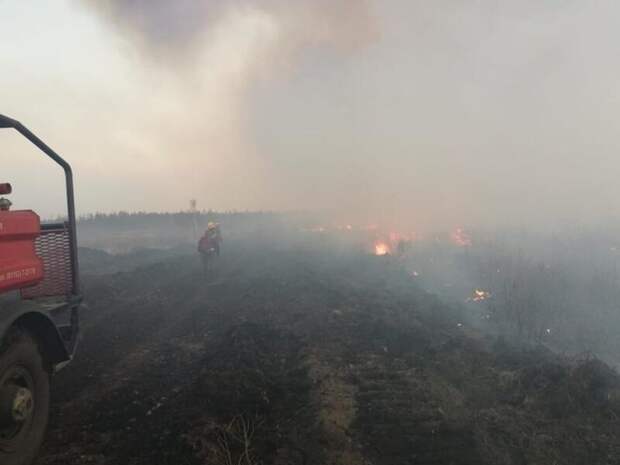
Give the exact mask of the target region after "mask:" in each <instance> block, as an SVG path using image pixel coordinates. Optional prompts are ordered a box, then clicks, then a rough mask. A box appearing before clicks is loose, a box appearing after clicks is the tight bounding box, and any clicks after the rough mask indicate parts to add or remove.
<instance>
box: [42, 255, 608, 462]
mask: <svg viewBox="0 0 620 465" xmlns="http://www.w3.org/2000/svg"><path fill="white" fill-rule="evenodd" d="M123 263H125V262H123ZM94 265H96V264H94ZM108 265H109V263H108ZM95 269H96V266H93V264H92V263H91V264H89V266H88V267H87V274H85V276H84V283H85V292H86V294H87V296H88V304H89V308H88V310H85V311H84V314H83V341H82V343H81V346H80V348H79V354H78V357H77V358H76V360H75V361H74V363H73V364H71V365H70V367H68V368H67V369H66V370H64V371H63V372H61V373H60V374H58V376H57V377H56V379H55V380H54V387H53V389H54V392H53V394H54V400H55V402H54V408H53V412H52V418H51V425H50V433H49V436H48V441H47V443H46V445H45V447H44V450H43V451H42V453H41V457H40V460H39V461H38V462H37V464H38V465H72V464H88V463H93V464H102V465H103V464H105V465H108V464H110V465H111V464H115V465H137V464H144V465H146V464H149V465H158V464H168V465H186V464H187V465H189V464H214V465H219V464H229V463H230V464H232V463H234V464H244V465H249V464H259V463H263V464H278V465H285V464H291V465H294V464H300V465H301V464H316V465H320V464H348V465H353V464H376V465H398V464H446V465H448V464H454V465H457V464H471V465H478V464H485V463H487V464H526V463H540V464H543V463H544V464H547V463H562V464H583V463H590V464H597V463H601V464H602V463H607V464H616V463H620V439H618V438H617V434H616V433H617V432H618V431H620V429H619V427H620V422H618V415H620V408H618V405H619V404H618V392H620V390H619V386H620V384H619V383H618V378H617V376H616V374H615V373H613V372H611V371H609V370H608V369H607V368H606V367H605V366H604V365H602V364H599V363H598V362H596V361H591V360H586V361H580V362H575V363H572V364H571V363H568V362H567V361H564V360H560V359H558V358H557V357H555V356H553V355H552V354H550V353H548V352H546V351H544V350H542V349H537V350H531V351H523V350H515V349H512V348H509V347H507V346H506V345H505V344H503V343H502V342H501V341H499V342H498V341H494V340H492V339H491V338H484V337H481V336H477V335H476V334H475V333H474V332H473V331H472V332H469V331H468V330H467V327H465V328H460V327H457V323H458V322H460V321H462V319H461V316H460V315H459V314H458V312H457V311H451V310H449V309H446V308H445V307H444V306H443V305H442V304H441V303H440V302H439V301H437V300H436V299H435V298H433V297H432V296H429V295H427V294H425V293H424V292H422V291H420V290H418V289H416V288H415V287H414V285H413V283H412V282H411V281H410V279H409V278H408V277H407V275H406V274H405V273H401V272H400V271H399V269H398V265H397V264H396V263H394V262H392V261H391V260H389V259H376V258H374V257H365V256H361V255H359V256H356V255H347V256H345V257H342V258H339V259H334V258H333V257H332V256H330V255H329V254H319V253H314V252H310V251H303V252H302V251H299V250H277V249H275V248H270V247H266V248H262V249H260V250H258V251H256V250H249V249H247V248H244V247H243V246H241V245H236V246H234V247H233V246H229V248H228V250H226V253H225V255H224V256H223V257H222V258H221V260H220V262H219V263H218V264H217V267H216V268H215V269H214V271H213V274H212V275H211V276H210V277H209V278H208V279H207V280H203V279H200V278H199V276H200V273H199V267H198V263H197V260H196V257H193V256H192V255H186V256H178V257H169V258H161V261H160V262H159V263H156V264H151V265H143V266H141V267H139V268H137V269H136V270H134V271H126V272H112V271H110V272H109V273H106V274H103V275H95V274H93V273H92V271H93V270H95Z"/></svg>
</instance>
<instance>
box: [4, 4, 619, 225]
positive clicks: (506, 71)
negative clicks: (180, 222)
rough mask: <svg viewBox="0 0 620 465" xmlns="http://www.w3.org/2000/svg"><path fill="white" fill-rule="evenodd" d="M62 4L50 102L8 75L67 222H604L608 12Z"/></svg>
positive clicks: (614, 72) (610, 56)
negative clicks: (183, 215) (47, 148)
mask: <svg viewBox="0 0 620 465" xmlns="http://www.w3.org/2000/svg"><path fill="white" fill-rule="evenodd" d="M9 3H11V2H9ZM15 5H18V2H15ZM67 5H69V7H68V8H67V9H66V11H63V13H62V18H66V21H67V27H66V28H63V29H62V30H61V28H60V27H58V28H57V29H50V30H46V35H45V40H43V39H41V42H40V43H39V42H37V43H36V45H37V46H38V48H37V50H38V52H37V53H40V54H42V53H46V55H49V56H50V57H51V56H53V55H54V53H55V50H57V49H58V46H57V45H56V44H55V40H56V37H57V36H60V35H62V34H70V32H67V31H70V30H71V29H70V28H69V27H68V25H71V24H74V23H75V19H76V18H78V19H80V21H82V22H83V24H84V25H83V28H82V29H83V30H82V35H81V37H86V36H88V45H86V44H85V45H84V46H83V47H82V48H81V49H78V48H77V45H76V46H75V47H76V48H75V50H74V51H73V52H72V53H71V54H70V55H65V56H64V57H63V56H61V57H60V58H59V59H58V60H51V59H50V60H49V62H50V64H51V67H50V69H51V70H52V72H53V71H54V69H55V67H57V68H58V71H57V72H56V73H52V74H53V82H54V85H53V86H52V85H51V84H46V83H42V82H41V79H39V78H38V77H36V76H35V73H34V72H31V73H28V72H26V71H24V76H25V77H24V79H25V81H24V79H22V82H27V83H28V85H29V89H35V91H34V92H33V91H32V90H31V91H30V92H29V93H26V92H22V94H25V95H21V96H22V97H24V98H25V100H26V101H28V99H34V98H35V96H36V98H37V100H36V101H37V106H36V108H37V111H36V113H35V111H34V109H33V110H32V111H30V110H28V111H26V112H25V114H26V116H28V115H30V114H33V115H34V117H33V119H34V121H35V122H36V123H37V125H38V126H37V127H39V128H41V129H43V130H44V131H47V133H48V134H51V138H52V141H54V142H56V143H57V144H58V145H59V146H60V147H61V148H63V149H65V150H66V151H68V152H69V153H71V154H74V157H75V158H76V160H77V161H76V164H77V166H76V168H77V170H76V171H77V179H78V193H79V194H80V193H81V196H80V197H79V199H78V202H79V207H80V209H81V211H83V212H89V211H96V210H105V211H110V210H115V209H119V206H122V207H123V208H124V209H127V210H175V209H181V208H186V205H188V204H189V199H191V198H195V199H197V200H198V206H199V207H200V208H214V209H239V210H243V209H275V210H292V209H309V210H320V211H328V212H331V213H332V214H333V215H334V216H335V217H337V218H340V219H342V221H364V222H387V223H395V224H400V225H406V226H407V227H412V228H420V229H425V228H434V227H441V228H443V227H454V226H477V225H482V226H490V227H493V226H496V225H504V224H517V225H520V226H540V225H549V224H556V223H557V222H562V221H583V222H602V221H610V220H617V219H618V214H619V213H620V212H619V209H618V206H617V204H618V202H617V200H616V199H618V198H619V194H620V187H619V185H618V183H617V177H618V173H620V158H619V157H618V156H617V153H618V145H619V144H618V142H617V133H618V129H619V128H618V127H617V126H618V124H619V123H618V118H617V114H618V110H619V109H620V108H619V103H620V93H619V87H618V82H620V79H618V78H619V77H620V76H619V75H620V62H619V60H620V58H619V57H620V54H618V46H619V45H618V44H620V40H619V39H620V33H619V32H618V31H620V28H618V22H619V21H620V20H618V18H620V15H619V13H620V6H618V5H617V4H616V2H613V1H611V0H602V1H600V2H580V1H574V0H565V1H551V0H547V1H545V0H543V1H533V0H525V1H520V2H514V1H507V0H505V1H486V0H477V1H474V0H441V1H433V2H427V1H416V0H413V1H405V0H392V1H386V2H379V1H372V0H368V1H354V0H336V1H327V0H316V1H313V0H305V1H296V2H289V1H284V0H264V1H261V0H257V1H249V0H219V1H189V0H180V1H175V2H168V1H164V0H151V1H147V0H135V1H122V0H106V1H95V0H71V1H70V2H68V3H67ZM16 8H17V7H16ZM58 15H59V17H60V13H58ZM24 16H25V15H24ZM74 16H75V17H74ZM29 18H30V20H31V21H32V16H30V17H29ZM42 21H43V19H42ZM42 24H44V23H43V22H42ZM45 24H46V23H45ZM46 27H51V26H46ZM70 39H73V40H70ZM77 39H78V37H67V38H66V43H71V44H73V43H76V41H77V43H78V44H79V40H77ZM29 40H33V41H35V40H37V39H36V38H32V39H29ZM82 40H84V41H85V40H86V39H82ZM58 41H59V43H60V39H58ZM46 44H48V45H46ZM46 46H47V47H48V50H47V51H46V52H45V50H46V48H45V47H46ZM3 50H5V49H2V48H0V57H2V55H1V52H2V51H3ZM24 60H25V58H24ZM18 61H19V57H16V58H15V62H18ZM11 66H14V63H12V62H11ZM21 66H22V67H23V68H24V69H27V64H23V65H21ZM72 68H75V70H77V73H76V72H67V71H68V70H72ZM61 71H62V72H61ZM75 76H79V79H78V78H76V77H75ZM3 79H5V80H6V79H8V78H6V77H5V78H3ZM70 79H71V80H70ZM69 80H70V81H69ZM48 82H49V80H48ZM5 88H6V87H5ZM67 95H69V96H70V98H69V99H67ZM46 96H47V97H46ZM61 98H62V100H61ZM57 100H59V101H62V102H66V101H67V100H69V102H70V105H65V104H63V105H61V106H62V111H63V114H64V116H65V118H66V121H67V123H66V126H65V125H64V124H61V123H60V122H59V121H58V119H57V118H52V117H51V116H50V115H51V114H52V104H51V103H49V104H47V102H48V101H50V102H52V101H53V102H54V103H56V102H57ZM7 102H9V108H12V109H17V110H21V108H23V106H22V105H19V102H18V101H17V100H16V97H12V96H8V97H7ZM57 108H58V105H54V109H57ZM55 114H56V113H55ZM85 114H88V115H89V117H88V118H85V117H84V115H85ZM69 122H71V125H69ZM67 126H71V128H72V129H73V132H72V136H71V139H70V141H67V136H66V133H65V131H66V129H67ZM76 134H77V135H76ZM63 136H64V137H63ZM102 188H105V191H106V195H105V201H104V200H102V196H101V194H100V193H101V191H102Z"/></svg>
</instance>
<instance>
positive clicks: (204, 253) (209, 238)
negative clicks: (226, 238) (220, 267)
mask: <svg viewBox="0 0 620 465" xmlns="http://www.w3.org/2000/svg"><path fill="white" fill-rule="evenodd" d="M221 243H222V233H221V232H220V226H219V224H217V223H213V222H209V224H208V225H207V230H206V231H205V233H204V234H203V236H202V237H201V238H200V240H199V241H198V252H200V258H201V261H202V268H203V270H204V273H205V275H206V274H207V269H208V264H209V257H210V256H211V255H213V254H215V255H217V256H218V257H219V255H220V246H221Z"/></svg>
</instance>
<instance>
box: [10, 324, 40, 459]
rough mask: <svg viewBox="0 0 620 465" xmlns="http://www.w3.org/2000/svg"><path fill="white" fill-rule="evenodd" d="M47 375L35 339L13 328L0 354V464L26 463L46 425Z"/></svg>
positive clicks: (36, 448)
mask: <svg viewBox="0 0 620 465" xmlns="http://www.w3.org/2000/svg"><path fill="white" fill-rule="evenodd" d="M49 400H50V374H49V370H47V369H46V364H45V360H44V358H43V357H42V355H41V353H40V351H39V347H38V344H37V342H36V340H35V339H34V338H33V337H32V336H31V335H30V334H29V333H27V332H26V331H23V330H19V329H13V330H11V332H10V333H9V335H8V336H7V338H6V340H5V341H4V344H3V347H2V351H1V353H0V464H2V465H29V464H30V463H31V462H32V461H33V460H34V458H35V456H36V454H37V452H38V450H39V447H40V446H41V443H42V442H43V438H44V436H45V430H46V428H47V420H48V415H49Z"/></svg>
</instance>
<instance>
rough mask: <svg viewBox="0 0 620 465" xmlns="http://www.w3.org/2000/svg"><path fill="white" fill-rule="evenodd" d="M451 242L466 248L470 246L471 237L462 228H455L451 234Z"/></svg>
mask: <svg viewBox="0 0 620 465" xmlns="http://www.w3.org/2000/svg"><path fill="white" fill-rule="evenodd" d="M451 237H452V242H454V243H455V244H456V245H458V246H459V247H467V246H470V245H471V237H469V234H467V233H466V232H465V231H464V230H463V229H462V228H456V229H455V230H454V231H453V232H452V234H451Z"/></svg>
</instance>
